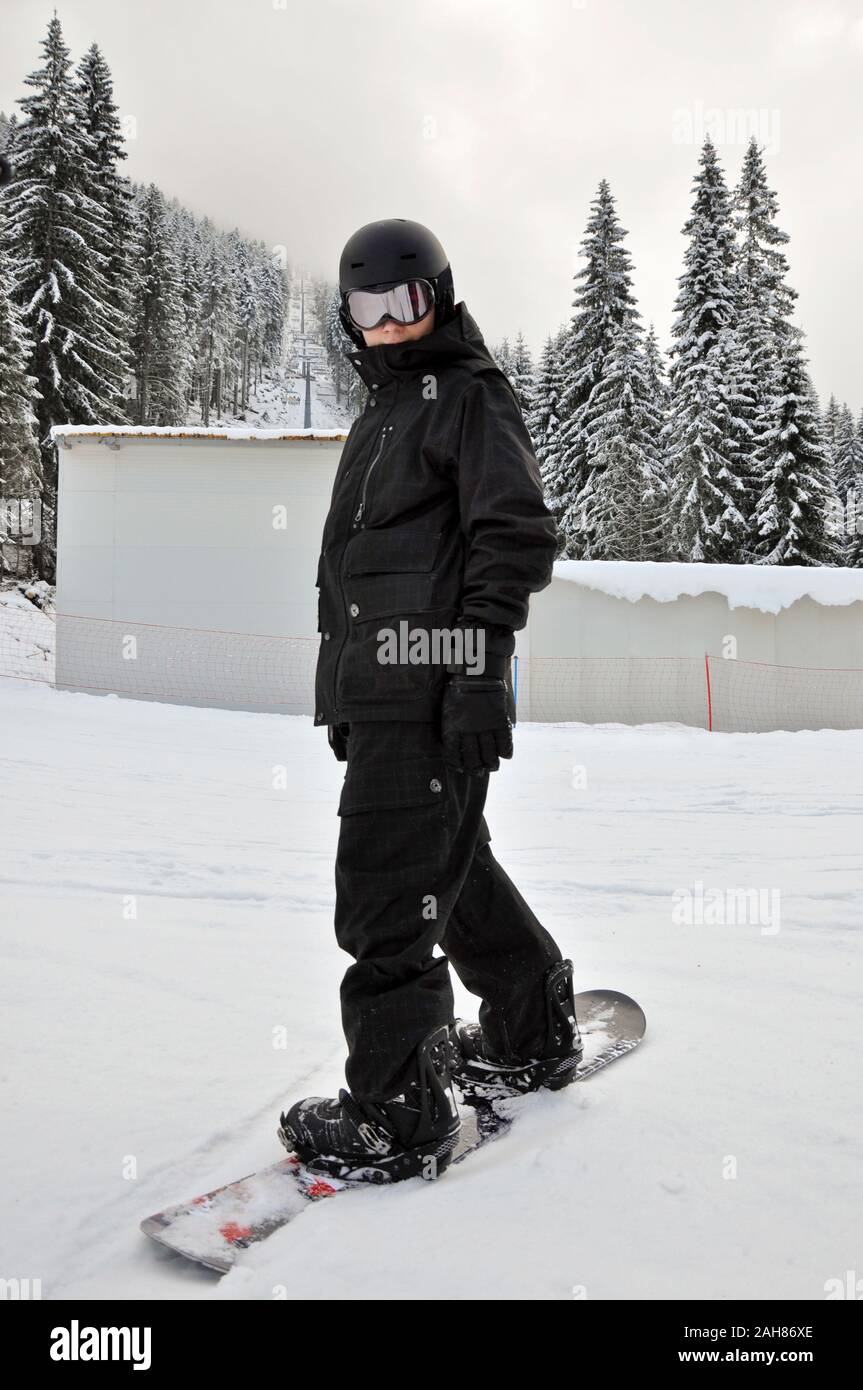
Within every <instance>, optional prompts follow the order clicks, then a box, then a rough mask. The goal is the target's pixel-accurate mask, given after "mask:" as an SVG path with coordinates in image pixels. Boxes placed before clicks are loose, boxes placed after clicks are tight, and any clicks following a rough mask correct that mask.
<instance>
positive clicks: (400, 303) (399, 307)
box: [345, 280, 435, 331]
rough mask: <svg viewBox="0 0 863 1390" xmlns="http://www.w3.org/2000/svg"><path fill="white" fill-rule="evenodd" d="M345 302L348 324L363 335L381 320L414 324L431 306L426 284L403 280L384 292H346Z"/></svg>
mask: <svg viewBox="0 0 863 1390" xmlns="http://www.w3.org/2000/svg"><path fill="white" fill-rule="evenodd" d="M345 302H346V304H347V310H348V314H349V315H350V319H351V322H352V323H353V324H354V325H355V326H356V327H357V328H364V329H366V330H367V331H368V329H370V328H377V327H378V325H379V324H381V323H383V321H384V319H385V318H391V319H395V321H396V323H418V322H419V320H420V319H424V318H425V316H426V314H427V313H428V312H429V310H430V309H431V308H432V306H433V304H434V302H435V298H434V287H433V286H432V285H430V284H429V282H428V280H405V281H404V282H403V283H402V284H401V285H393V286H392V288H391V289H388V290H348V292H347V294H346V296H345Z"/></svg>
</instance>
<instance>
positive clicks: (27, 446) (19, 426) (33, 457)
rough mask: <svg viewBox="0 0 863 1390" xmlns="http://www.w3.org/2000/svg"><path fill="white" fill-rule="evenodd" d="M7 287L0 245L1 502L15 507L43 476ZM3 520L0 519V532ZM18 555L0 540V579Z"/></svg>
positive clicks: (24, 352)
mask: <svg viewBox="0 0 863 1390" xmlns="http://www.w3.org/2000/svg"><path fill="white" fill-rule="evenodd" d="M10 289H11V277H10V274H9V266H8V261H7V257H6V254H5V252H4V251H3V250H2V247H0V498H5V499H8V502H9V503H10V504H13V505H18V506H20V505H21V503H22V501H23V499H38V498H39V497H40V496H41V492H42V486H43V478H42V461H41V457H40V453H39V446H38V442H37V439H36V433H35V430H34V426H35V424H36V416H35V415H34V413H33V403H34V401H35V399H36V397H37V393H38V388H37V385H36V379H35V377H33V376H30V375H29V373H28V370H27V364H28V362H29V360H30V357H31V356H32V351H33V345H32V343H31V342H30V340H29V338H28V336H27V331H26V329H25V327H24V325H23V323H22V321H21V314H20V310H19V309H18V307H17V305H16V304H15V302H14V300H13V299H12V297H11V294H10ZM4 522H5V518H4V517H2V516H0V533H2V531H3V530H4V529H5V526H4ZM19 557H20V547H19V546H18V545H17V544H9V545H7V546H4V544H3V543H2V541H0V579H2V578H3V576H4V574H5V573H6V571H7V569H11V568H12V567H13V566H17V565H18V564H19ZM27 577H28V578H29V575H28V576H27Z"/></svg>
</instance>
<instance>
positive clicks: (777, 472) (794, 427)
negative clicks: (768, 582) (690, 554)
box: [756, 330, 842, 565]
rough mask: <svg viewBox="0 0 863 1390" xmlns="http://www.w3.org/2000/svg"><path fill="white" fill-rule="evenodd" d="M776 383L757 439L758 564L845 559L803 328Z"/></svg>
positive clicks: (796, 334) (785, 356) (786, 352)
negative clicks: (835, 531)
mask: <svg viewBox="0 0 863 1390" xmlns="http://www.w3.org/2000/svg"><path fill="white" fill-rule="evenodd" d="M776 387H777V390H776V397H775V399H774V400H773V401H772V402H771V403H770V407H769V411H768V417H767V418H768V419H769V420H770V421H771V422H772V423H771V424H770V425H769V426H768V428H767V429H766V430H765V432H764V436H763V438H762V439H760V440H759V453H760V456H761V458H762V460H763V467H764V492H763V493H762V496H761V498H760V499H759V503H758V510H757V513H756V527H757V538H758V551H757V555H756V562H757V563H759V564H765V565H830V564H837V563H841V562H842V553H841V547H840V545H839V544H838V542H837V540H836V538H835V537H833V536H832V535H831V522H832V517H833V515H834V498H835V494H834V490H833V483H832V478H831V469H830V457H829V451H828V448H827V443H826V440H825V438H824V434H823V428H822V421H821V411H820V408H819V405H818V399H817V396H816V394H815V389H814V387H813V385H812V382H811V380H810V377H809V374H808V372H807V370H806V358H805V356H804V353H803V334H802V333H801V332H800V331H799V330H797V331H795V332H794V333H793V335H791V336H790V338H789V341H788V343H787V344H786V347H785V350H784V352H783V355H782V361H781V365H780V368H779V371H778V375H777V378H776Z"/></svg>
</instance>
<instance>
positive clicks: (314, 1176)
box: [141, 989, 647, 1274]
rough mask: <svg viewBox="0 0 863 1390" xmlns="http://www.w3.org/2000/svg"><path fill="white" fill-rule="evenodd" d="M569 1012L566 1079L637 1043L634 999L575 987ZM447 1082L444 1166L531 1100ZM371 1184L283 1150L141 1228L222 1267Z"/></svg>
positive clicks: (500, 1130)
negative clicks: (312, 1207) (448, 1130)
mask: <svg viewBox="0 0 863 1390" xmlns="http://www.w3.org/2000/svg"><path fill="white" fill-rule="evenodd" d="M575 1015H576V1019H577V1020H578V1026H579V1030H580V1032H581V1036H582V1040H583V1043H584V1056H583V1058H582V1061H581V1062H580V1063H579V1067H578V1071H577V1072H576V1076H575V1081H574V1082H573V1083H572V1084H573V1085H579V1084H580V1083H581V1082H583V1081H587V1080H588V1079H589V1078H590V1077H591V1076H595V1075H596V1073H597V1072H598V1071H602V1070H604V1068H605V1067H607V1066H609V1065H610V1064H611V1063H612V1062H616V1061H617V1059H618V1058H619V1057H624V1056H625V1055H626V1054H627V1052H631V1051H632V1050H633V1048H634V1047H637V1046H638V1044H639V1043H640V1042H641V1039H642V1038H643V1037H644V1032H645V1028H646V1027H647V1022H646V1019H645V1017H644V1014H643V1012H642V1010H641V1008H640V1007H639V1005H638V1004H636V1002H635V1000H634V999H630V998H629V996H628V995H626V994H620V993H618V991H617V990H613V989H593V990H586V991H584V992H583V993H581V994H576V995H575ZM454 1087H455V1089H456V1092H457V1094H458V1095H459V1096H460V1097H461V1100H460V1103H459V1113H460V1115H461V1121H462V1124H461V1130H460V1132H459V1137H458V1143H457V1145H456V1148H455V1152H454V1153H453V1157H452V1159H451V1160H450V1163H449V1168H454V1167H455V1165H456V1164H458V1163H462V1162H463V1161H464V1160H465V1159H466V1158H468V1157H469V1156H470V1154H472V1153H476V1151H477V1149H480V1148H482V1146H483V1145H484V1144H487V1143H489V1142H490V1141H491V1140H494V1139H498V1138H500V1136H501V1135H503V1134H505V1133H506V1132H507V1130H508V1129H509V1128H510V1127H511V1125H512V1124H513V1121H514V1120H515V1119H516V1117H517V1115H518V1113H519V1112H520V1110H521V1108H522V1106H523V1105H525V1104H530V1094H527V1095H518V1096H506V1097H500V1098H498V1099H494V1100H489V1099H483V1100H479V1099H476V1098H472V1099H471V1100H470V1102H469V1103H468V1101H467V1100H466V1099H465V1097H463V1096H461V1092H460V1090H459V1088H458V1083H457V1082H455V1081H454ZM567 1090H568V1087H564V1089H563V1090H562V1091H561V1092H560V1093H559V1094H561V1095H566V1092H567ZM555 1094H557V1093H555ZM277 1132H278V1131H277ZM446 1171H448V1170H446ZM443 1176H445V1174H444V1175H443ZM404 1181H405V1182H406V1183H412V1182H423V1181H424V1179H423V1178H421V1177H417V1178H406V1179H404ZM374 1185H375V1184H372V1183H369V1182H358V1181H353V1182H352V1181H349V1180H347V1181H345V1180H342V1179H339V1178H333V1177H330V1176H326V1177H324V1176H322V1175H321V1174H320V1173H314V1172H312V1171H311V1170H310V1169H308V1168H306V1167H305V1166H304V1165H303V1164H302V1163H301V1162H300V1160H299V1158H297V1156H296V1155H295V1154H289V1155H288V1156H287V1158H283V1159H281V1160H280V1161H279V1162H278V1163H273V1164H271V1165H270V1166H269V1167H267V1168H261V1169H259V1170H258V1171H257V1172H255V1173H249V1174H248V1176H247V1177H245V1178H240V1179H239V1180H238V1181H237V1182H232V1183H228V1184H226V1186H224V1187H217V1188H215V1189H214V1190H213V1191H212V1192H205V1193H203V1194H202V1195H201V1196H199V1197H193V1198H192V1200H191V1201H188V1202H181V1203H179V1205H178V1206H173V1207H166V1208H165V1210H164V1211H159V1212H156V1214H155V1215H154V1216H148V1217H146V1218H145V1220H143V1221H142V1222H141V1230H142V1231H143V1232H144V1234H145V1235H148V1236H150V1237H151V1238H152V1239H153V1240H155V1241H158V1242H159V1244H161V1245H166V1246H168V1248H169V1249H171V1250H173V1251H175V1252H176V1253H177V1254H178V1255H182V1256H184V1257H185V1258H186V1259H187V1260H194V1261H195V1262H196V1263H197V1264H201V1265H206V1266H207V1268H208V1269H213V1270H217V1271H218V1272H219V1273H220V1274H225V1273H227V1271H228V1270H229V1269H231V1267H232V1266H233V1265H234V1264H235V1263H236V1261H237V1259H238V1257H239V1256H240V1254H241V1253H242V1251H243V1250H245V1249H247V1248H248V1246H250V1245H254V1244H256V1242H257V1241H260V1240H265V1239H266V1237H267V1236H269V1235H271V1234H272V1232H273V1231H277V1230H278V1229H279V1228H280V1227H281V1226H284V1225H286V1224H287V1223H288V1222H289V1221H292V1220H293V1218H294V1217H295V1216H299V1214H300V1212H302V1211H305V1210H306V1208H307V1207H308V1206H309V1203H311V1202H318V1201H323V1200H325V1199H327V1198H330V1197H335V1196H337V1195H338V1194H339V1193H341V1192H348V1191H353V1192H357V1191H361V1190H363V1189H366V1190H367V1189H368V1188H369V1187H371V1186H374Z"/></svg>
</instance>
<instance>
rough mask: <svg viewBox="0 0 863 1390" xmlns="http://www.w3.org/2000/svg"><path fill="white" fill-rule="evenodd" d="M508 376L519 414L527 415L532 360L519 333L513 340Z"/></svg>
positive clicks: (530, 394)
mask: <svg viewBox="0 0 863 1390" xmlns="http://www.w3.org/2000/svg"><path fill="white" fill-rule="evenodd" d="M508 375H509V379H510V382H511V384H512V388H513V390H514V391H515V394H516V397H517V399H518V403H519V405H520V407H521V413H522V415H527V414H528V413H529V411H530V408H531V399H532V395H533V385H534V381H533V360H532V358H531V355H530V348H529V347H528V346H527V343H526V342H525V341H524V336H523V334H522V333H519V335H518V337H517V338H516V340H515V348H514V350H513V352H512V356H511V358H510V371H509V374H508Z"/></svg>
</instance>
